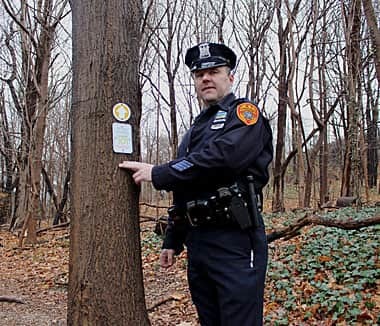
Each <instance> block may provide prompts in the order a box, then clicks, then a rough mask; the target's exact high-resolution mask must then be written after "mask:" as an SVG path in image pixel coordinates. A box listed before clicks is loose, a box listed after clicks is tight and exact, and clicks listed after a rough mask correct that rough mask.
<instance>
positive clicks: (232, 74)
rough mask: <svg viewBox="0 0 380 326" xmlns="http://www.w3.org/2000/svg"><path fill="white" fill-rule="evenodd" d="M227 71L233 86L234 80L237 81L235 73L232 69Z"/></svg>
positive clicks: (228, 68)
mask: <svg viewBox="0 0 380 326" xmlns="http://www.w3.org/2000/svg"><path fill="white" fill-rule="evenodd" d="M226 69H227V74H228V79H229V80H230V82H231V84H232V83H233V82H234V79H235V75H234V73H233V72H232V70H231V68H230V67H226Z"/></svg>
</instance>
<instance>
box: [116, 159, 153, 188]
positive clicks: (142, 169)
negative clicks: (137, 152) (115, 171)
mask: <svg viewBox="0 0 380 326" xmlns="http://www.w3.org/2000/svg"><path fill="white" fill-rule="evenodd" d="M119 168H122V169H129V170H132V171H133V172H135V173H133V175H132V177H133V180H135V183H136V184H138V185H139V184H141V182H142V181H152V168H153V165H152V164H148V163H142V162H134V161H123V162H122V163H120V164H119Z"/></svg>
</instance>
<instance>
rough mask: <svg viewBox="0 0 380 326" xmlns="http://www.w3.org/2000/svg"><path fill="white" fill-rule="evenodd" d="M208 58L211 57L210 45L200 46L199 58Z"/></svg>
mask: <svg viewBox="0 0 380 326" xmlns="http://www.w3.org/2000/svg"><path fill="white" fill-rule="evenodd" d="M208 57H211V54H210V47H209V44H208V43H203V44H199V58H200V59H202V58H208Z"/></svg>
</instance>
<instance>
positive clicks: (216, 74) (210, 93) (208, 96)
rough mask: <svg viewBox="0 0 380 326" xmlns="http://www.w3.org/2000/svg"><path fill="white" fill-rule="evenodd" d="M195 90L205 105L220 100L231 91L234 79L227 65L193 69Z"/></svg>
mask: <svg viewBox="0 0 380 326" xmlns="http://www.w3.org/2000/svg"><path fill="white" fill-rule="evenodd" d="M193 76H194V83H195V90H196V92H197V95H198V96H199V97H200V99H201V100H202V101H203V102H204V104H205V105H206V106H209V105H211V104H214V103H216V102H218V101H220V100H221V99H222V98H223V97H225V96H226V95H227V94H229V93H230V92H231V86H232V83H233V81H234V77H233V75H232V74H231V73H230V69H229V68H228V67H216V68H210V69H203V70H198V71H195V72H194V74H193Z"/></svg>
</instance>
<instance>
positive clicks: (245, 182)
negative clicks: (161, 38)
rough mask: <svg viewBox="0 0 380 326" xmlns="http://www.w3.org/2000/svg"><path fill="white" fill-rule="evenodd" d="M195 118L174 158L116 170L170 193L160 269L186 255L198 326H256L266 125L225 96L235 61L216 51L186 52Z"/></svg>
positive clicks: (247, 106) (249, 106)
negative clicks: (196, 100)
mask: <svg viewBox="0 0 380 326" xmlns="http://www.w3.org/2000/svg"><path fill="white" fill-rule="evenodd" d="M185 63H186V65H187V66H188V67H189V68H190V71H191V73H192V76H193V79H194V83H195V89H196V92H197V95H198V98H199V99H200V100H201V103H202V106H203V108H202V111H201V113H200V114H199V115H198V116H197V118H196V119H195V120H194V123H193V125H192V126H191V127H190V129H189V130H188V132H187V133H186V134H185V136H184V138H183V140H182V142H181V145H180V146H179V149H178V158H176V159H175V160H173V161H170V162H168V163H166V164H162V165H156V166H153V165H150V164H147V163H141V162H129V161H124V162H122V163H121V164H120V165H119V167H121V168H126V169H130V170H132V171H133V172H134V173H133V178H134V180H135V182H136V183H137V184H140V183H141V182H142V181H152V182H153V185H154V187H155V188H156V189H164V190H166V191H173V202H174V206H173V207H171V208H170V211H169V225H168V228H167V231H166V236H165V240H164V244H163V249H162V252H161V256H160V263H161V266H163V267H169V266H171V265H172V264H173V263H174V256H175V255H178V254H179V253H180V252H181V251H182V250H183V248H184V247H183V245H184V244H185V245H186V247H187V250H188V282H189V288H190V292H191V296H192V300H193V302H194V304H195V306H196V309H197V312H198V316H199V320H200V323H201V325H204V326H214V325H215V326H219V325H221V326H236V325H239V326H253V325H262V321H263V296H264V280H265V273H266V266H267V243H266V236H265V230H264V224H263V220H262V217H261V215H260V207H259V206H260V202H261V200H262V196H261V193H262V192H261V191H262V188H263V187H264V186H265V184H266V183H267V182H268V178H269V176H268V165H269V164H270V162H271V160H272V156H273V148H272V132H271V129H270V126H269V123H268V121H267V120H266V119H265V118H264V117H263V116H262V114H261V113H260V111H259V110H258V108H257V107H256V106H255V105H254V104H253V103H252V102H250V101H249V100H248V99H237V98H236V97H235V96H234V94H233V93H232V91H231V88H232V84H233V80H234V76H233V74H232V70H233V69H234V68H235V65H236V55H235V53H234V52H233V51H232V50H231V49H230V48H228V47H227V46H225V45H223V44H216V43H201V44H199V45H196V46H194V47H192V48H190V49H189V50H188V51H187V53H186V56H185Z"/></svg>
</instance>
